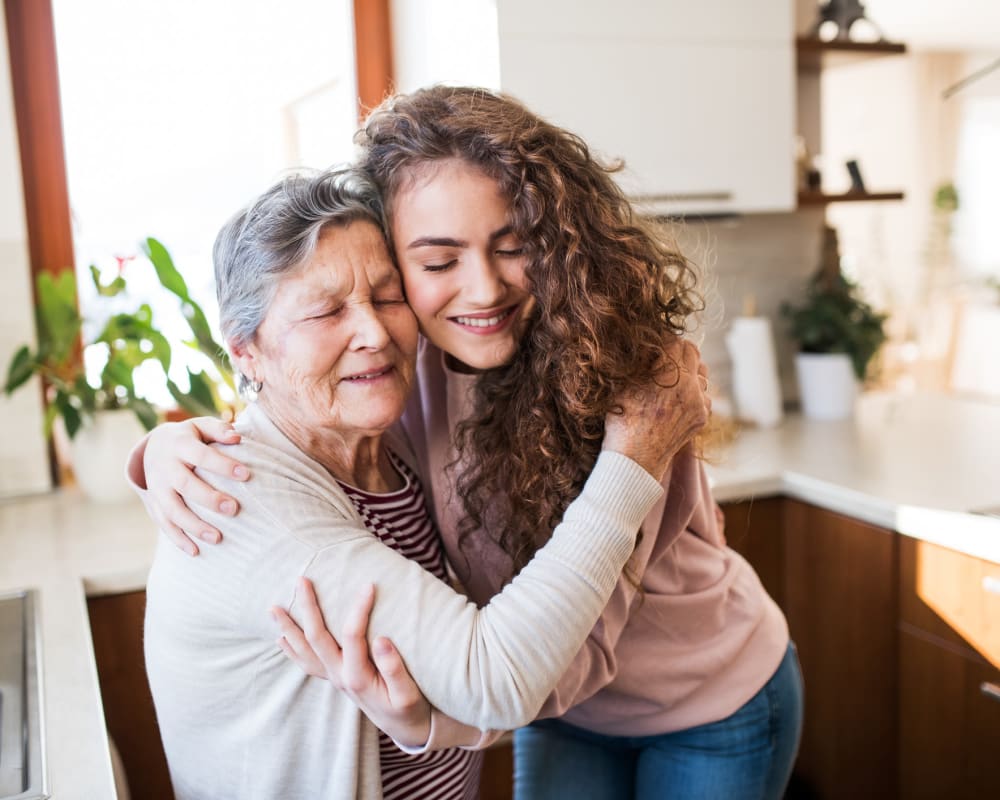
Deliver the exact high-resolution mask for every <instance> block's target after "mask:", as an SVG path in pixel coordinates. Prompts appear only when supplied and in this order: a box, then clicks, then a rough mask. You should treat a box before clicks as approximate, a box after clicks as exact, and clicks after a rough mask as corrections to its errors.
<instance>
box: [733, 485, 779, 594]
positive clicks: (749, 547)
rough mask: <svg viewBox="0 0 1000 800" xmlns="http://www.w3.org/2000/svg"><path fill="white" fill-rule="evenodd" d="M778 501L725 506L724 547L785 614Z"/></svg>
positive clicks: (772, 499)
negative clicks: (745, 563) (742, 560)
mask: <svg viewBox="0 0 1000 800" xmlns="http://www.w3.org/2000/svg"><path fill="white" fill-rule="evenodd" d="M784 503H785V501H784V500H782V499H781V498H780V497H772V498H767V499H764V500H753V501H746V502H742V503H726V504H725V505H723V506H722V512H723V514H725V516H726V544H727V545H729V547H730V548H731V549H732V550H735V551H736V552H737V553H739V554H740V555H741V556H743V558H745V559H746V560H747V561H748V562H749V563H750V566H751V567H753V568H754V571H755V572H756V573H757V576H758V577H759V578H760V582H761V583H762V584H764V588H765V589H767V593H768V594H769V595H771V597H773V598H774V602H776V603H777V604H778V605H779V606H780V607H781V609H782V611H785V610H786V609H785V539H784V532H783V524H782V512H783V509H784Z"/></svg>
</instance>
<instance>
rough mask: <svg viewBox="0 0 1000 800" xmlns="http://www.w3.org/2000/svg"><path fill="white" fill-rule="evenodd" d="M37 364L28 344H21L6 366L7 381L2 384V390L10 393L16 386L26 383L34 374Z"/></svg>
mask: <svg viewBox="0 0 1000 800" xmlns="http://www.w3.org/2000/svg"><path fill="white" fill-rule="evenodd" d="M37 366H38V365H37V363H36V362H35V359H34V358H33V357H32V355H31V350H30V349H29V348H28V345H22V346H21V349H20V350H18V351H17V352H16V353H15V354H14V357H13V358H12V359H11V360H10V366H9V367H8V368H7V383H6V384H4V392H5V393H7V394H10V393H11V392H13V391H14V390H15V389H16V388H17V387H19V386H21V385H22V384H24V383H26V382H27V381H28V379H29V378H31V376H32V375H34V374H35V368H36V367H37Z"/></svg>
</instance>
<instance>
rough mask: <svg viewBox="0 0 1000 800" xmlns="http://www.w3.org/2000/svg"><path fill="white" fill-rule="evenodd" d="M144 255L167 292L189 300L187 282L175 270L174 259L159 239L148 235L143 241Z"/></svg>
mask: <svg viewBox="0 0 1000 800" xmlns="http://www.w3.org/2000/svg"><path fill="white" fill-rule="evenodd" d="M144 249H145V251H146V255H147V256H148V257H149V260H150V262H151V263H152V264H153V269H155V270H156V277H157V278H159V279H160V284H161V285H162V286H163V288H164V289H166V290H167V291H169V292H173V293H174V294H175V295H177V296H178V297H179V298H180V299H181V300H190V296H189V295H188V288H187V283H185V281H184V276H183V275H181V274H180V272H178V271H177V267H175V266H174V260H173V259H172V258H171V257H170V253H169V252H168V251H167V248H166V247H164V246H163V245H162V244H160V242H159V241H157V240H156V239H154V238H153V237H152V236H150V237H149V238H148V239H146V242H145V248H144Z"/></svg>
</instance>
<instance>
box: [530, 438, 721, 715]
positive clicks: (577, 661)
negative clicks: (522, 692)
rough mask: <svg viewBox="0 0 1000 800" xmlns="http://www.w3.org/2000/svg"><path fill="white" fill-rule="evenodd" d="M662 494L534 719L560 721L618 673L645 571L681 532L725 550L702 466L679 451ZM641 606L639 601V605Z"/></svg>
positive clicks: (689, 453) (665, 478)
mask: <svg viewBox="0 0 1000 800" xmlns="http://www.w3.org/2000/svg"><path fill="white" fill-rule="evenodd" d="M663 488H664V496H663V498H662V500H661V502H659V503H657V504H656V507H655V508H654V509H653V510H652V511H651V512H650V514H649V515H648V516H647V518H646V520H645V521H644V523H643V526H642V527H643V535H642V539H641V541H640V542H639V544H638V545H637V546H636V548H635V552H634V553H633V554H632V557H631V558H630V559H629V560H628V563H627V564H626V568H625V571H624V572H623V573H622V574H621V575H620V576H619V578H618V582H617V584H616V586H615V588H614V591H613V592H612V593H611V596H610V598H609V600H608V603H607V605H606V606H605V608H604V610H603V611H602V612H601V616H600V617H599V619H598V620H597V624H596V625H594V628H593V630H592V631H591V633H590V635H589V636H588V637H587V640H586V642H584V645H583V647H582V648H581V649H580V651H579V653H578V654H577V655H576V657H575V658H574V659H573V661H572V663H571V664H570V665H569V667H568V668H567V669H566V671H565V672H564V673H563V675H562V677H561V678H560V679H559V683H558V684H557V685H556V687H555V689H554V690H553V691H552V693H551V694H550V695H549V696H548V698H546V700H545V702H544V704H543V705H542V707H541V709H540V710H539V713H538V716H539V717H559V716H562V715H563V714H565V713H566V712H567V711H568V710H569V709H570V708H572V707H573V706H575V705H578V704H580V703H582V702H584V701H585V700H587V699H589V698H590V697H592V696H593V695H594V694H596V693H597V692H599V691H600V690H601V689H603V688H604V687H605V686H607V685H608V684H610V683H611V682H612V681H613V680H614V679H615V676H616V675H617V672H618V659H617V655H616V649H617V646H618V641H619V639H620V638H621V635H622V632H623V631H624V629H625V626H626V625H627V623H628V620H629V615H630V613H632V612H633V608H632V605H633V603H634V602H636V598H637V595H638V594H639V585H640V584H641V581H642V578H643V575H644V574H645V572H646V569H647V568H648V567H649V564H650V560H651V559H655V558H657V557H658V556H659V555H660V554H662V552H663V551H664V549H665V548H666V547H668V546H669V543H670V542H673V541H674V540H675V539H676V537H677V536H679V535H680V534H681V533H682V532H683V531H684V530H686V529H690V530H691V531H692V533H694V534H695V535H697V536H699V537H701V538H703V539H706V540H707V541H709V542H712V543H714V544H717V545H719V546H725V538H724V536H723V534H722V528H721V526H722V519H723V518H722V516H721V512H719V511H718V506H717V505H716V503H715V501H714V499H713V498H712V493H711V488H710V486H709V484H708V479H707V475H706V474H705V470H704V466H703V464H702V463H701V461H700V460H698V458H697V457H696V456H695V455H694V454H693V452H692V451H690V450H685V451H683V452H682V453H681V454H680V455H679V456H678V458H677V459H675V462H674V464H672V465H671V469H670V470H668V472H667V474H666V475H665V476H664V479H663ZM639 602H641V600H640V601H639Z"/></svg>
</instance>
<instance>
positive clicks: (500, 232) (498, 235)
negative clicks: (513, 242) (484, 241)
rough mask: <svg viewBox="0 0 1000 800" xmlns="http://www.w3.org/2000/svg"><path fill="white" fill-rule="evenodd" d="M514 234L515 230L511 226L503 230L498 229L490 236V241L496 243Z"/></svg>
mask: <svg viewBox="0 0 1000 800" xmlns="http://www.w3.org/2000/svg"><path fill="white" fill-rule="evenodd" d="M513 232H514V229H513V228H512V227H511V226H510V225H504V226H503V227H502V228H497V229H496V230H495V231H493V233H491V234H490V241H491V242H495V241H496V240H497V239H502V238H503V237H504V236H509V235H510V234H511V233H513Z"/></svg>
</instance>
